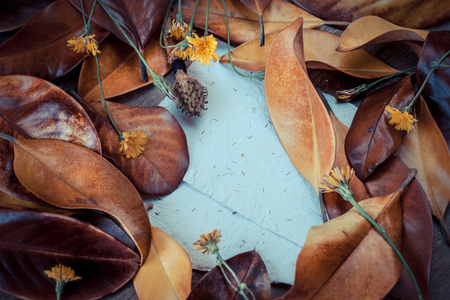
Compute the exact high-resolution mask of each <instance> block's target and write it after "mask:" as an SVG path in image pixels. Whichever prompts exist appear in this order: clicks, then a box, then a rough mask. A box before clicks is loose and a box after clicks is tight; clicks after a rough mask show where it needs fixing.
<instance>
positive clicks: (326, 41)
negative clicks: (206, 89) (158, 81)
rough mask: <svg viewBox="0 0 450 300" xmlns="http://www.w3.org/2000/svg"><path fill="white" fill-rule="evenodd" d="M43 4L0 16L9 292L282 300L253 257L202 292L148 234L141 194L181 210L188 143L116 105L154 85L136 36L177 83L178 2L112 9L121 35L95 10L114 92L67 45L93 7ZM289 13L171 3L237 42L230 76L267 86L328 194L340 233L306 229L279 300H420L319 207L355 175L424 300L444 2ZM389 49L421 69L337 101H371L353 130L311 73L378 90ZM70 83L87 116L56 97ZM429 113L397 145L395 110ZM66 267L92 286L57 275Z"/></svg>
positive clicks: (438, 206) (440, 146) (294, 146)
mask: <svg viewBox="0 0 450 300" xmlns="http://www.w3.org/2000/svg"><path fill="white" fill-rule="evenodd" d="M35 2H36V1H27V0H24V1H20V2H10V3H7V4H5V5H6V7H5V9H2V11H1V12H0V20H1V21H0V32H6V34H9V33H8V32H11V30H15V34H14V35H12V34H11V37H10V38H8V39H7V40H6V41H5V42H4V43H3V44H1V45H0V75H1V76H0V138H1V139H0V208H1V210H0V227H1V229H0V261H1V266H2V267H1V268H0V290H1V291H3V292H4V293H7V294H10V295H14V296H17V297H21V298H31V299H49V298H51V297H54V296H55V281H56V285H57V286H58V279H56V278H63V277H64V276H66V277H64V278H66V279H67V280H66V281H67V282H66V286H65V287H64V291H63V297H64V299H96V298H100V297H103V296H105V295H108V294H111V293H114V292H116V291H117V290H118V289H120V288H121V287H123V286H124V285H125V284H126V283H127V282H130V281H131V280H132V281H133V285H134V289H135V291H136V294H137V295H138V297H139V298H140V299H186V298H188V299H205V298H207V299H212V298H221V299H232V298H233V299H234V298H239V297H243V295H242V294H239V291H238V290H237V289H236V288H234V286H235V285H236V284H237V285H239V282H242V283H245V286H246V287H247V288H248V289H249V290H250V291H251V292H252V295H253V296H254V297H255V298H256V299H270V298H271V292H270V279H269V277H268V273H267V270H266V267H265V265H264V262H263V260H262V258H261V257H260V256H259V254H258V253H257V252H255V251H252V252H246V253H241V254H239V255H237V256H235V257H232V258H230V259H228V260H227V263H228V265H229V266H230V267H231V269H233V271H234V274H233V273H232V272H230V270H228V269H227V270H225V271H223V269H221V268H220V267H219V266H218V267H216V268H214V269H212V270H211V271H210V272H209V273H207V274H206V275H205V276H204V277H203V278H202V279H201V280H200V281H199V282H198V283H197V285H196V286H195V287H193V288H192V290H191V277H192V268H191V262H190V259H189V256H188V254H187V253H186V251H185V250H184V249H183V248H182V247H181V246H180V245H179V244H178V243H177V242H176V241H175V240H173V239H172V238H171V237H170V236H169V235H167V234H166V233H164V232H163V231H161V230H160V229H158V228H156V227H153V226H151V224H150V220H149V218H148V214H147V210H146V208H145V206H144V203H143V201H142V197H141V195H142V194H145V195H151V196H160V195H167V194H170V193H171V192H173V191H174V190H175V189H176V188H177V187H178V185H179V184H180V182H181V181H182V179H183V176H184V174H185V172H186V170H187V167H188V164H189V154H188V148H187V143H186V137H185V134H184V132H183V129H182V128H181V126H180V125H179V123H178V122H177V120H176V119H175V117H174V116H173V115H172V114H170V113H169V112H168V111H167V110H166V109H164V108H162V107H158V106H153V107H135V106H130V105H126V104H121V103H118V102H114V101H115V99H116V98H115V97H117V96H119V95H124V94H127V93H130V92H132V91H135V90H139V89H142V88H144V87H146V86H148V85H150V84H152V83H153V81H154V78H153V77H152V76H151V74H149V73H148V72H147V69H146V67H145V64H143V63H142V62H140V60H139V57H138V54H137V53H136V52H135V51H134V50H133V48H131V47H130V45H128V43H129V42H128V39H127V37H126V36H125V35H127V36H129V37H130V40H131V43H132V44H133V45H134V46H135V47H136V48H137V49H138V51H139V52H140V54H141V55H142V56H143V57H144V59H145V61H146V63H147V64H148V65H149V66H150V67H151V68H152V70H153V71H155V73H157V74H159V75H165V74H167V73H168V72H169V71H170V70H171V69H172V68H174V65H173V64H172V65H171V63H172V59H173V57H171V55H168V54H169V53H170V51H167V50H166V49H164V48H162V47H161V45H160V40H161V39H160V30H161V27H164V26H163V23H164V20H165V18H166V11H168V9H171V8H170V2H169V1H162V0H152V1H147V2H145V3H143V2H142V1H134V0H122V1H109V0H104V1H102V3H103V4H104V5H105V6H106V7H108V9H109V10H110V11H111V12H112V14H113V16H114V18H115V19H116V21H117V22H118V24H119V25H120V26H121V28H123V31H124V32H125V35H124V33H123V32H122V31H120V30H118V28H117V26H116V24H114V22H112V20H111V19H110V18H109V17H108V16H107V15H106V14H105V12H104V10H102V9H101V8H100V7H99V6H97V7H95V9H94V10H93V14H92V29H91V30H92V32H91V33H92V34H94V35H95V39H96V41H97V42H98V44H99V50H100V51H101V52H100V53H99V54H98V55H97V57H98V63H99V66H100V69H101V74H100V78H101V82H102V85H101V86H100V85H99V82H98V77H97V62H96V60H95V59H96V58H95V57H93V56H90V55H89V54H88V53H76V52H74V51H72V50H70V49H69V48H68V47H67V41H68V40H69V39H71V38H73V37H77V36H82V35H83V30H84V28H85V26H84V21H83V17H82V13H81V11H83V9H84V11H85V12H90V11H91V8H92V7H93V5H94V4H96V1H93V0H86V1H83V5H84V6H83V7H82V6H81V4H80V1H77V0H69V1H67V0H57V1H40V2H39V3H38V4H37V3H35ZM209 2H210V3H209ZM293 2H294V3H296V4H297V5H298V6H297V5H295V4H293V3H290V2H286V1H283V0H271V1H270V0H253V1H250V0H245V1H244V0H241V1H238V0H224V1H219V0H211V1H204V0H202V1H199V2H197V1H193V0H183V1H180V3H179V5H178V3H176V1H174V3H172V7H173V10H174V13H173V14H172V15H171V16H175V15H176V12H177V11H178V9H181V11H182V12H183V14H184V21H185V22H186V23H189V22H190V20H191V17H192V15H193V13H194V12H196V14H195V17H194V18H193V23H192V24H190V25H191V26H192V27H195V30H196V32H197V34H199V35H201V34H200V33H201V32H202V29H205V21H206V20H208V25H207V29H208V31H209V33H210V34H211V35H212V34H214V37H217V38H219V39H221V40H224V41H227V40H230V41H231V42H233V43H235V44H236V47H235V48H234V50H233V51H231V53H230V55H228V54H225V55H224V56H222V57H221V58H220V63H232V64H233V65H234V66H235V67H238V68H240V69H244V70H247V71H252V72H265V78H264V85H265V93H266V103H267V108H268V111H269V114H270V118H271V121H272V122H273V125H274V127H275V129H276V132H277V135H278V137H279V140H280V142H281V144H282V145H283V147H284V149H285V151H286V153H287V154H288V156H289V158H290V159H291V161H292V163H293V165H294V166H295V167H296V168H297V170H298V171H299V172H300V173H301V174H302V175H303V176H304V177H305V178H306V179H307V180H308V181H309V183H310V184H311V185H312V186H313V187H314V188H315V189H316V191H317V192H318V199H317V201H319V200H320V201H321V204H322V205H323V216H324V220H325V221H326V222H325V223H324V224H323V225H321V226H317V227H313V228H311V229H310V231H309V234H308V237H307V240H306V243H305V245H304V246H303V248H302V251H301V252H300V254H299V256H298V261H297V266H296V274H295V282H294V284H293V286H292V288H291V289H290V290H289V291H288V292H287V293H286V294H285V295H284V296H283V299H284V298H286V299H312V298H315V299H323V298H339V299H347V298H356V299H368V298H371V299H381V298H384V297H385V296H386V295H388V294H391V295H394V296H396V297H399V298H402V299H415V298H417V292H416V288H415V286H414V283H413V281H412V279H411V277H410V276H409V274H408V273H407V272H406V269H405V267H404V266H403V265H402V262H401V261H400V260H399V258H398V256H397V254H396V253H395V252H394V251H393V249H392V247H391V246H390V245H389V244H388V243H387V241H386V240H385V239H384V238H383V236H382V235H381V234H380V233H379V232H378V231H377V230H376V229H375V228H374V227H373V226H372V225H371V224H370V223H369V222H368V221H367V220H366V219H365V218H364V217H362V215H361V214H360V213H359V212H358V210H356V209H355V208H352V205H351V204H350V203H348V202H346V201H345V200H344V199H343V198H342V197H341V196H340V195H339V194H338V193H336V192H333V193H325V194H320V191H319V185H320V183H321V181H322V180H323V178H324V175H325V174H329V173H330V171H331V170H332V168H334V167H346V166H347V165H350V166H351V167H352V168H353V169H354V171H355V174H356V176H355V178H354V179H353V180H352V181H351V182H350V188H351V189H352V191H353V194H354V198H355V200H356V201H358V202H359V204H360V205H361V207H363V208H364V209H365V210H366V211H367V213H368V214H369V215H370V216H371V217H372V218H373V219H374V220H376V222H377V223H378V224H379V225H380V226H381V227H383V228H384V230H385V231H386V232H387V234H388V235H389V236H390V237H391V239H392V240H393V242H394V244H395V245H396V246H397V247H398V248H399V249H400V250H401V252H402V254H403V256H404V257H405V260H406V262H407V263H408V265H409V267H410V268H411V270H412V272H413V273H414V275H415V278H416V280H417V282H418V285H419V287H420V290H421V292H422V295H423V298H425V299H428V298H429V288H430V264H431V254H432V247H433V237H432V216H433V217H435V218H436V219H437V220H438V222H439V223H440V226H441V231H442V235H443V236H445V238H447V239H448V241H449V243H450V233H449V230H448V229H447V227H446V225H445V222H444V215H445V212H446V210H447V207H448V203H449V201H450V186H449V184H448V183H449V182H450V155H449V148H448V146H449V143H450V125H449V124H450V106H449V103H450V92H449V91H450V69H449V68H448V67H449V65H450V58H449V57H448V56H447V57H445V54H446V53H448V51H449V50H450V33H449V32H448V31H443V32H433V31H428V30H425V29H423V28H428V27H430V26H433V25H437V24H439V23H442V22H447V21H449V19H450V14H449V11H448V9H443V8H442V7H441V6H440V5H441V1H427V5H425V4H423V3H424V2H423V1H414V0H402V1H387V2H386V1H375V2H376V3H375V4H374V5H371V6H368V5H365V4H367V3H368V2H369V1H360V2H361V3H360V5H359V6H358V7H357V8H354V7H353V2H352V1H332V0H329V1H322V2H320V4H319V3H318V4H317V5H316V6H312V5H311V3H313V2H312V1H301V0H294V1H293ZM371 2H373V1H371ZM222 3H225V4H226V8H227V14H225V12H224V9H223V6H222ZM208 4H209V5H208ZM322 4H323V6H322ZM97 5H98V4H97ZM330 6H331V7H332V9H329V7H330ZM411 7H415V9H414V12H415V13H412V12H411V11H410V8H411ZM208 9H209V14H208V13H207V10H208ZM394 11H395V12H398V13H396V14H395V13H393V12H394ZM348 12H351V14H350V13H348ZM418 12H420V17H419V16H418V15H417V13H418ZM88 17H89V14H88V13H86V16H85V18H88ZM169 21H170V19H169ZM226 22H228V25H229V26H228V27H229V31H228V32H227V25H226V24H227V23H226ZM345 22H351V23H345ZM324 24H326V25H328V26H334V25H339V26H346V28H345V30H344V31H343V33H342V34H341V35H338V34H335V33H331V32H329V31H330V30H328V31H326V30H324V29H327V28H328V29H329V28H330V27H326V26H322V27H320V29H318V28H317V27H318V26H321V25H324ZM347 25H348V26H347ZM416 27H421V28H422V29H417V28H416ZM18 28H20V30H18ZM164 34H165V33H164ZM387 42H391V43H401V42H404V43H405V44H406V45H408V46H410V47H411V49H412V51H414V52H415V53H416V54H417V56H418V57H419V59H418V63H417V66H416V69H415V70H414V71H410V72H405V73H404V74H401V75H399V76H397V77H396V78H397V79H398V80H397V81H395V82H393V83H389V84H387V85H385V86H383V87H381V88H379V89H377V90H376V91H373V88H372V86H371V85H370V84H365V85H364V86H363V87H361V88H360V89H354V90H350V91H348V90H347V91H346V92H345V93H344V94H341V95H340V96H339V97H338V98H339V99H340V100H341V101H351V100H353V98H355V96H359V97H360V98H364V100H363V102H362V103H361V104H360V105H359V108H358V111H357V112H356V115H355V117H354V120H353V123H352V125H351V126H350V128H347V127H346V126H345V125H343V124H342V123H341V122H340V121H339V120H338V119H337V118H336V116H335V115H334V114H333V112H332V111H331V109H330V108H329V106H328V104H327V102H326V101H324V99H323V97H322V95H321V92H320V90H318V89H316V88H315V87H314V85H313V83H312V81H311V80H310V77H309V74H308V70H312V69H321V70H332V71H336V72H341V73H344V74H346V75H348V76H352V77H356V78H360V79H364V80H366V81H365V82H368V83H370V82H373V81H374V80H376V79H379V78H384V77H386V76H391V75H394V74H396V73H398V72H401V71H403V70H398V69H397V68H394V67H392V66H390V65H389V64H387V63H386V62H384V61H383V60H382V59H380V58H378V57H376V56H374V55H373V54H371V53H370V51H368V50H367V46H368V45H377V44H381V43H387ZM183 49H184V50H185V48H183ZM214 49H215V48H214ZM214 49H213V50H214ZM184 50H183V51H184ZM393 55H395V54H393ZM443 57H444V59H441V58H443ZM188 58H189V57H188ZM190 58H191V59H192V60H195V59H196V57H195V55H192V56H191V57H190ZM214 59H215V58H214ZM440 59H441V61H440V64H441V66H438V64H437V63H436V62H437V61H439V60H440ZM197 60H200V59H199V58H198V57H197ZM207 63H208V64H209V61H208V62H207ZM80 64H82V65H81V68H78V69H77V68H76V66H77V65H80ZM202 64H203V63H202ZM74 68H75V70H76V71H75V72H78V73H79V79H78V80H77V83H78V90H77V93H78V95H79V96H80V97H81V98H82V99H81V98H80V99H79V100H78V101H77V100H75V99H74V98H73V97H72V96H70V95H69V94H68V93H66V91H64V90H63V89H61V88H60V87H58V86H57V85H55V83H58V79H60V78H64V77H63V76H64V75H66V74H68V73H69V72H70V71H71V70H73V69H74ZM430 71H432V73H431V75H429V74H430ZM73 72H74V71H72V73H73ZM212 75H213V74H212ZM51 81H53V82H54V83H51ZM424 82H426V83H425V85H423V84H424ZM422 85H423V87H424V88H423V91H422V90H421V96H420V97H416V95H417V93H418V91H417V89H418V88H419V87H421V86H422ZM102 88H103V90H104V96H105V98H106V99H108V101H107V102H106V103H107V105H108V107H109V112H110V114H111V116H112V119H114V121H115V123H116V124H117V126H118V127H119V128H120V129H121V130H122V131H123V132H136V131H142V132H144V133H145V134H146V136H147V137H148V138H147V142H146V144H145V145H144V146H143V149H144V150H143V152H142V154H141V155H139V156H138V157H137V158H127V157H125V156H124V155H121V154H120V151H119V148H120V144H119V141H120V140H119V137H118V135H117V133H116V130H115V129H114V126H113V125H112V124H111V122H110V118H109V116H108V112H107V111H106V110H105V107H104V103H103V102H102V91H101V89H102ZM224 88H231V87H224ZM415 98H417V99H418V100H417V101H416V102H415V105H414V106H413V108H412V110H411V111H410V113H411V117H412V118H414V119H415V120H416V122H414V123H413V127H414V128H413V129H412V130H410V131H409V132H407V131H405V130H399V128H396V125H395V124H392V120H393V119H394V117H393V116H394V115H393V114H392V113H389V112H388V110H386V108H387V107H388V108H395V109H398V110H402V109H403V108H404V107H405V106H407V105H408V104H410V103H411V101H412V100H413V99H415ZM193 122H195V118H194V119H193ZM411 168H414V169H417V171H418V173H417V175H416V178H415V179H411V178H409V177H410V176H409V174H410V169H411ZM407 178H408V181H407V182H405V180H406V179H407ZM300 196H301V195H299V197H300ZM192 222H195V220H192ZM186 225H187V226H188V224H186ZM199 234H200V233H199ZM192 242H194V241H192ZM222 243H226V240H224V241H222ZM280 251H282V249H280ZM59 265H63V266H69V267H70V268H71V269H73V270H74V271H75V273H76V276H78V277H80V278H78V277H76V276H75V275H74V274H72V273H70V272H69V270H68V269H61V270H60V271H58V269H57V268H55V269H52V267H54V266H59ZM50 269H51V271H49V270H50ZM73 270H70V271H73ZM44 271H48V272H45V273H44ZM56 272H61V274H63V273H64V272H66V273H64V274H65V275H64V276H63V275H61V277H58V276H56V275H55V274H56ZM49 274H50V275H49ZM68 274H69V275H68ZM52 276H54V277H52ZM227 278H231V280H230V279H227ZM53 279H54V280H53ZM61 280H62V279H61ZM247 296H248V295H247ZM249 298H251V297H250V296H249Z"/></svg>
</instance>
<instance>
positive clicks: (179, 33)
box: [168, 20, 189, 42]
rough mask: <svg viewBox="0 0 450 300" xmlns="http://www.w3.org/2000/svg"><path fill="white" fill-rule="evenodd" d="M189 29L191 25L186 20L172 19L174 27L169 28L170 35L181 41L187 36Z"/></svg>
mask: <svg viewBox="0 0 450 300" xmlns="http://www.w3.org/2000/svg"><path fill="white" fill-rule="evenodd" d="M188 30H189V25H188V24H186V23H185V22H183V21H175V20H172V27H171V28H170V30H169V34H168V37H172V38H174V39H175V40H176V41H178V42H181V41H182V40H184V38H185V37H186V33H187V32H188Z"/></svg>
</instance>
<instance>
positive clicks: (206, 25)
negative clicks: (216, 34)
mask: <svg viewBox="0 0 450 300" xmlns="http://www.w3.org/2000/svg"><path fill="white" fill-rule="evenodd" d="M209 1H210V0H207V1H206V17H205V34H204V35H205V36H207V35H208V18H209ZM191 24H192V23H191Z"/></svg>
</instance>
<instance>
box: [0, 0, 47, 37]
mask: <svg viewBox="0 0 450 300" xmlns="http://www.w3.org/2000/svg"><path fill="white" fill-rule="evenodd" d="M53 2H55V0H42V1H36V0H21V1H4V2H3V3H2V9H1V11H0V32H5V31H9V30H13V29H16V28H19V27H21V26H23V24H25V22H26V21H27V20H28V19H29V18H31V17H32V16H33V15H35V14H36V13H38V12H40V11H41V10H42V9H44V8H46V7H47V6H48V5H50V4H52V3H53Z"/></svg>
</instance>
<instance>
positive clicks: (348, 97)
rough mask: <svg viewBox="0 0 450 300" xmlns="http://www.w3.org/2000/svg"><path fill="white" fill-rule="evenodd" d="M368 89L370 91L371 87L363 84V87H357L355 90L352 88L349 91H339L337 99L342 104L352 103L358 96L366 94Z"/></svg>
mask: <svg viewBox="0 0 450 300" xmlns="http://www.w3.org/2000/svg"><path fill="white" fill-rule="evenodd" d="M368 89H369V85H368V84H365V83H363V84H361V85H358V86H357V87H354V88H351V89H348V90H342V91H337V92H336V94H337V95H336V99H337V100H339V101H340V102H350V101H352V100H353V99H354V98H355V97H356V96H358V95H360V94H362V93H364V92H365V91H367V90H368Z"/></svg>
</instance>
